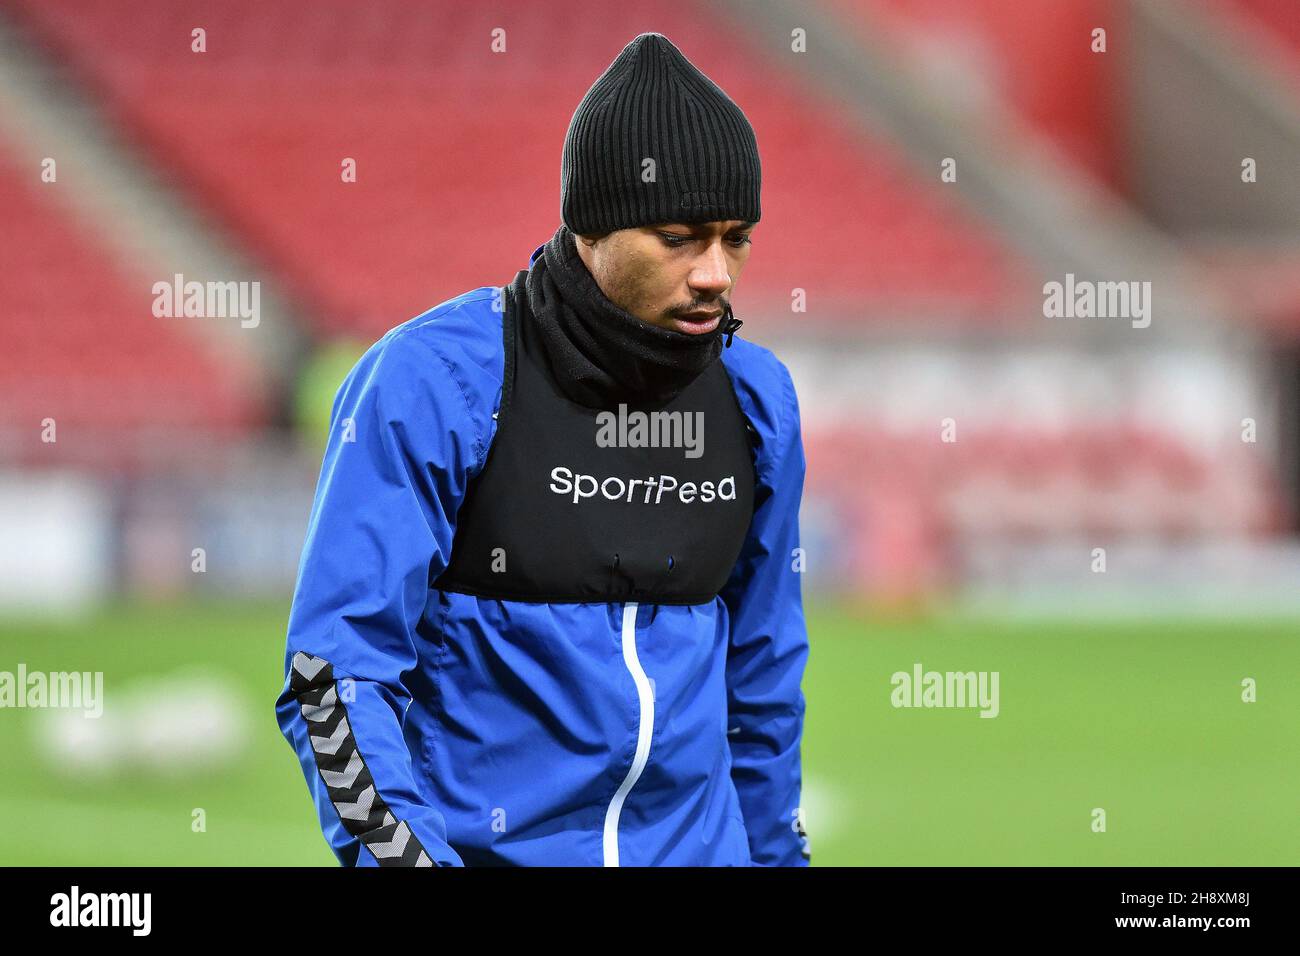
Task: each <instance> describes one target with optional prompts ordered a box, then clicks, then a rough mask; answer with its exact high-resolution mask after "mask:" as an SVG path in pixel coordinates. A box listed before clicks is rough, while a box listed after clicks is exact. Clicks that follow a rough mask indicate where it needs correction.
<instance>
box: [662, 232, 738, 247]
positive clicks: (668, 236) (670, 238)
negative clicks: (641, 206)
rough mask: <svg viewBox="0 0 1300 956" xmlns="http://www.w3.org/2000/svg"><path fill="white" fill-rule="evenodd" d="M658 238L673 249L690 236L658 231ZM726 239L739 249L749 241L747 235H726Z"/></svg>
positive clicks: (685, 241)
mask: <svg viewBox="0 0 1300 956" xmlns="http://www.w3.org/2000/svg"><path fill="white" fill-rule="evenodd" d="M659 236H660V238H662V239H663V241H664V242H666V243H668V245H670V246H672V247H673V248H674V249H675V248H677V247H678V246H681V245H684V244H686V243H688V242H690V241H691V237H690V236H679V235H676V234H674V233H671V232H661V233H659ZM727 241H728V242H730V243H731V244H732V245H733V246H735V247H736V248H737V249H739V248H740V247H741V246H747V245H749V243H750V237H749V236H739V235H738V236H728V237H727Z"/></svg>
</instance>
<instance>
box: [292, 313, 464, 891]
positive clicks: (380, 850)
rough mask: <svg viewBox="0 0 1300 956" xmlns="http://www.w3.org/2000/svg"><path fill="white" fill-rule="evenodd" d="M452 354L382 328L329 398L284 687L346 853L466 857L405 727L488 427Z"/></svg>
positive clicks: (417, 859)
mask: <svg viewBox="0 0 1300 956" xmlns="http://www.w3.org/2000/svg"><path fill="white" fill-rule="evenodd" d="M458 381H459V380H458V378H457V375H456V369H455V368H453V367H452V366H451V365H450V364H449V363H448V362H447V361H446V360H444V359H443V358H442V356H441V355H440V354H438V353H437V352H435V351H434V350H433V349H432V348H431V347H430V346H429V345H427V344H425V343H424V342H422V341H420V340H418V339H415V338H413V337H412V336H411V335H409V334H400V333H389V335H387V336H385V337H384V338H383V339H381V340H380V341H379V342H377V343H375V345H374V346H372V347H371V348H370V350H369V351H368V352H367V353H366V354H365V355H364V356H363V357H362V358H361V360H360V361H359V362H358V363H357V365H356V367H355V368H353V369H352V371H351V372H350V373H349V374H348V376H347V378H346V379H345V380H344V382H343V385H342V386H341V388H340V389H339V392H338V395H337V396H336V398H335V400H334V407H333V412H332V414H331V425H330V434H329V439H328V442H327V445H326V450H325V456H324V462H323V464H322V467H321V472H320V479H319V482H318V484H317V487H316V494H315V499H314V502H313V504H312V511H311V518H310V520H309V523H308V528H307V536H306V542H305V545H304V547H303V552H302V559H301V562H300V564H299V568H298V579H297V585H296V587H295V591H294V596H293V604H292V607H291V609H290V614H289V625H288V639H287V647H286V652H285V682H284V686H283V690H282V692H281V694H280V696H279V698H278V700H277V701H276V717H277V719H278V721H279V725H280V730H281V732H282V733H283V734H284V736H285V738H286V739H287V740H288V741H289V743H290V745H291V746H292V747H293V748H294V751H295V752H296V754H297V756H298V760H299V762H300V763H301V765H302V770H303V773H304V775H305V776H306V779H307V786H308V789H309V790H310V792H311V795H312V798H313V799H314V801H315V804H316V810H317V814H318V816H319V817H320V823H321V827H322V829H323V830H324V833H325V838H326V840H327V841H328V842H329V844H330V847H331V848H332V849H333V851H334V853H335V855H336V856H337V857H338V859H339V861H340V862H341V863H343V864H344V865H348V866H433V865H438V866H460V865H463V861H462V860H461V859H460V857H459V856H458V855H457V853H456V852H455V851H454V850H453V849H452V848H451V847H450V846H449V845H448V843H447V832H446V824H445V821H444V818H443V815H442V813H440V812H439V808H438V807H436V806H431V805H430V803H429V801H428V799H427V797H426V795H425V792H422V789H421V786H420V784H419V780H418V773H419V771H418V770H417V769H415V768H413V767H412V763H411V756H410V753H409V751H408V749H407V746H406V741H405V739H404V736H403V727H404V718H405V713H406V708H407V705H408V704H409V703H410V701H411V693H410V691H409V689H408V686H407V683H406V682H405V681H406V679H407V675H409V674H410V673H411V672H412V671H414V669H415V667H416V663H417V650H416V643H415V642H416V641H417V640H418V639H419V638H418V637H417V636H416V634H415V627H416V624H417V623H418V621H419V619H420V616H421V615H422V613H423V610H424V605H425V600H426V597H427V593H428V584H429V580H430V576H431V574H437V573H439V572H440V571H441V569H442V568H444V567H445V566H446V563H447V559H448V557H449V556H450V553H451V541H452V532H453V527H452V525H453V520H454V517H455V514H456V512H457V510H458V507H459V503H460V501H461V500H462V499H463V497H464V492H465V485H466V482H467V480H468V478H469V476H470V474H471V473H472V472H473V471H474V470H475V469H476V468H478V467H480V466H481V460H482V457H483V441H482V437H481V436H480V435H479V434H478V432H477V426H476V424H475V418H474V416H473V414H472V412H471V410H470V407H469V402H468V400H467V398H466V393H465V390H464V389H463V388H461V387H460V386H459V384H458Z"/></svg>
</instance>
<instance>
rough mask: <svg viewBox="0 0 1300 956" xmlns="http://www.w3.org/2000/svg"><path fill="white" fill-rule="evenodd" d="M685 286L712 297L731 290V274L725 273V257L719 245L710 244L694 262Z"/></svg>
mask: <svg viewBox="0 0 1300 956" xmlns="http://www.w3.org/2000/svg"><path fill="white" fill-rule="evenodd" d="M687 284H688V285H690V287H691V288H692V289H693V290H694V291H696V292H700V293H710V294H712V295H722V294H723V293H724V292H726V291H727V290H728V289H729V288H731V274H730V273H729V272H728V271H727V257H726V255H725V253H723V251H722V244H721V243H710V244H709V245H708V247H707V248H706V249H705V251H704V252H702V253H701V254H700V257H699V258H698V259H696V260H695V264H694V268H693V269H691V274H690V276H689V278H688V279H687Z"/></svg>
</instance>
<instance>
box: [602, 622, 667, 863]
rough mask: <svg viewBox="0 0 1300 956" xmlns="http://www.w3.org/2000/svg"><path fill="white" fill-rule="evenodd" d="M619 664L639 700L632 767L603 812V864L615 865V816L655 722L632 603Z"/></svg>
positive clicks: (643, 761) (647, 751)
mask: <svg viewBox="0 0 1300 956" xmlns="http://www.w3.org/2000/svg"><path fill="white" fill-rule="evenodd" d="M623 663H624V664H626V665H627V669H628V671H629V672H630V673H631V674H632V680H633V681H635V682H636V695H637V698H638V699H639V700H640V702H641V726H640V729H639V730H638V731H637V737H636V756H635V757H633V758H632V766H631V768H629V769H628V772H627V776H626V777H625V778H624V779H623V785H622V786H621V787H619V788H618V792H617V793H615V794H614V799H613V800H611V801H610V802H609V808H608V809H607V810H606V811H605V840H604V848H605V865H606V866H618V815H619V814H620V813H621V812H622V810H623V801H624V800H626V799H627V795H628V793H629V792H630V791H631V789H632V788H633V787H634V786H636V782H637V779H638V778H639V777H640V776H641V771H642V770H644V769H645V765H646V760H647V759H648V758H649V757H650V732H651V730H652V729H653V728H654V723H655V701H654V695H653V694H652V693H651V692H650V681H649V679H648V678H647V677H646V676H645V671H643V670H642V669H641V662H640V661H639V660H638V659H637V656H636V605H635V604H626V605H624V607H623Z"/></svg>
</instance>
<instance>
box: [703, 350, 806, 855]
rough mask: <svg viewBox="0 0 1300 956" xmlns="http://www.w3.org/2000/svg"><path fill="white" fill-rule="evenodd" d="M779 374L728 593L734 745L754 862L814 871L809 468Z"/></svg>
mask: <svg viewBox="0 0 1300 956" xmlns="http://www.w3.org/2000/svg"><path fill="white" fill-rule="evenodd" d="M780 373H781V375H780V379H781V393H782V394H781V400H780V402H779V408H780V412H779V414H778V415H776V416H775V417H776V418H777V421H778V424H777V426H776V431H775V434H774V435H772V449H771V452H770V453H769V454H761V455H760V456H759V459H758V460H759V466H758V484H757V486H756V488H755V508H754V518H753V521H752V522H751V524H750V530H749V534H748V537H747V538H746V541H745V544H744V546H743V548H742V550H741V554H740V558H739V559H738V561H737V563H736V568H735V570H734V571H733V572H732V576H731V579H730V580H729V581H728V583H727V586H726V587H725V588H724V589H723V592H722V596H723V599H724V601H725V602H726V604H727V606H728V610H729V613H730V618H731V635H730V644H729V648H728V652H727V703H728V722H727V728H728V736H727V740H728V742H729V744H730V746H731V757H732V768H731V777H732V781H733V783H734V784H735V787H736V791H737V792H738V793H739V795H740V806H741V810H742V812H743V813H744V818H745V828H746V830H747V831H748V833H749V848H750V856H751V861H752V863H753V865H756V866H807V865H808V863H809V860H810V853H809V849H808V840H807V836H806V834H805V832H804V828H803V812H802V810H801V809H800V789H801V785H802V768H801V762H800V753H799V747H800V741H801V739H802V736H803V717H804V696H803V691H802V689H801V688H800V683H801V681H802V679H803V672H804V665H805V663H806V661H807V657H808V633H807V629H806V627H805V625H804V615H803V598H802V590H801V579H802V577H803V575H802V570H803V561H802V552H797V551H796V549H797V548H798V547H799V503H800V500H801V498H802V496H803V481H804V468H805V466H804V454H803V443H802V439H801V432H800V423H799V405H798V399H797V398H796V395H795V391H794V383H793V382H792V381H791V379H790V373H789V372H788V371H787V370H786V369H785V367H784V366H783V365H782V366H780ZM759 434H760V435H763V434H764V431H763V430H761V429H760V430H759Z"/></svg>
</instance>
